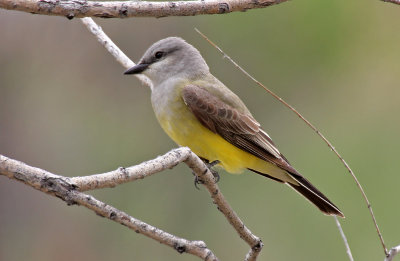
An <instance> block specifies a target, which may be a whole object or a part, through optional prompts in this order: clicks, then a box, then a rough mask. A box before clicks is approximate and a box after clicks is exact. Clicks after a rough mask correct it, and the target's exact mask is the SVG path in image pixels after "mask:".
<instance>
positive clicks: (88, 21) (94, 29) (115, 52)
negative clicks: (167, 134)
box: [0, 0, 152, 87]
mask: <svg viewBox="0 0 400 261" xmlns="http://www.w3.org/2000/svg"><path fill="white" fill-rule="evenodd" d="M0 1H1V0H0ZM81 21H82V23H83V24H84V25H85V26H86V28H87V29H88V30H89V32H91V33H92V34H93V35H94V36H96V39H97V40H98V41H99V43H101V45H103V46H104V48H106V49H107V51H108V52H109V53H110V54H111V55H112V56H113V57H114V58H115V59H116V60H117V62H119V63H120V64H121V65H122V66H123V67H124V68H125V69H129V68H131V67H133V66H134V65H135V63H134V62H133V61H132V60H131V59H129V58H128V56H126V55H125V54H124V53H123V52H122V51H121V49H119V48H118V46H117V45H116V44H115V43H114V42H113V41H112V40H111V39H110V38H109V37H108V36H107V35H106V34H105V33H104V31H103V29H101V27H100V26H99V25H98V24H96V23H95V22H94V21H93V19H92V18H90V17H85V18H82V19H81ZM135 76H136V77H137V78H138V79H139V80H140V81H141V82H142V83H143V84H144V85H147V86H149V87H150V86H151V85H152V83H151V80H150V79H149V78H148V77H146V76H145V75H143V74H135Z"/></svg>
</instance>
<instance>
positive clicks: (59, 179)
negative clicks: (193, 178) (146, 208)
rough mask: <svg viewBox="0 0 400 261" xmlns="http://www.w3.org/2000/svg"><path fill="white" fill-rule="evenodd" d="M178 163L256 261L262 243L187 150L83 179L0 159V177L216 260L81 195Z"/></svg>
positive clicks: (197, 246)
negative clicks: (185, 167) (205, 192)
mask: <svg viewBox="0 0 400 261" xmlns="http://www.w3.org/2000/svg"><path fill="white" fill-rule="evenodd" d="M181 162H185V163H186V164H187V165H188V166H189V167H190V168H191V169H192V170H193V172H194V173H195V174H196V175H197V176H198V179H199V181H201V182H202V184H203V185H204V186H205V187H206V188H207V190H208V192H209V193H210V195H211V197H212V199H213V202H214V204H216V205H217V207H218V210H220V211H221V212H222V213H223V214H224V216H225V217H226V219H227V220H228V221H229V223H230V224H231V225H232V226H233V227H234V229H235V230H236V232H237V233H238V234H239V235H240V237H241V238H242V239H243V240H244V241H245V242H246V243H247V244H249V246H250V248H251V249H250V251H249V253H248V254H247V255H246V259H245V260H246V261H252V260H256V259H257V257H258V254H259V253H260V251H261V249H262V247H263V243H262V242H261V240H260V239H259V238H258V237H257V236H255V235H253V234H252V232H251V231H250V230H249V229H248V228H247V227H246V226H245V225H244V223H243V221H242V220H240V218H239V217H238V215H237V214H236V213H235V211H234V210H233V209H232V208H231V207H230V205H229V204H228V202H227V201H226V200H225V198H224V196H223V195H222V193H221V192H220V190H219V188H218V185H217V184H216V183H215V180H214V176H213V174H212V173H211V172H210V170H209V169H208V168H207V167H206V165H205V164H204V163H203V161H202V160H201V159H200V158H199V157H197V156H196V154H194V153H193V152H192V151H191V150H190V149H189V148H179V149H175V150H172V151H170V152H168V153H166V154H165V155H163V156H160V157H157V158H156V159H153V160H150V161H147V162H144V163H142V164H139V165H137V166H132V167H129V168H119V169H117V170H114V171H110V172H107V173H103V174H97V175H92V176H85V177H75V178H68V177H63V176H59V175H55V174H52V173H50V172H47V171H45V170H42V169H39V168H34V167H31V166H28V165H26V164H25V163H22V162H20V161H16V160H13V159H10V158H7V157H5V156H2V155H0V175H4V176H7V177H8V178H10V179H15V180H18V181H20V182H23V183H25V184H26V185H28V186H31V187H33V188H35V189H37V190H40V191H42V192H45V193H47V194H50V195H52V196H55V197H58V198H60V199H62V200H63V201H65V202H66V203H67V204H68V205H75V204H77V205H81V206H84V207H87V208H89V209H91V210H93V211H94V212H95V213H96V214H98V215H100V216H103V217H106V218H108V219H110V220H113V221H115V222H117V223H120V224H122V225H125V226H127V227H129V228H131V229H132V230H134V231H135V232H137V233H141V234H143V235H145V236H147V237H150V238H152V239H154V240H156V241H158V242H160V243H162V244H165V245H167V246H170V247H172V248H174V249H175V250H177V251H178V252H179V253H183V252H186V253H189V254H192V255H195V256H198V257H200V258H202V259H203V260H207V261H210V260H218V259H217V257H216V256H215V255H214V254H213V253H212V252H211V250H209V249H208V248H207V246H206V244H205V243H204V242H202V241H190V240H187V239H183V238H179V237H176V236H174V235H172V234H169V233H167V232H165V231H162V230H160V229H158V228H156V227H153V226H151V225H148V224H146V223H144V222H143V221H140V220H138V219H135V218H133V217H131V216H129V215H128V214H126V213H124V212H122V211H120V210H118V209H116V208H114V207H112V206H110V205H107V204H105V203H103V202H101V201H99V200H97V199H95V198H94V197H92V196H90V195H87V194H84V193H82V191H85V190H91V189H98V188H105V187H114V186H116V185H118V184H122V183H125V182H129V181H134V180H137V179H142V178H144V177H147V176H150V175H152V174H155V173H158V172H161V171H162V170H165V169H169V168H173V167H174V166H176V165H178V164H179V163H181Z"/></svg>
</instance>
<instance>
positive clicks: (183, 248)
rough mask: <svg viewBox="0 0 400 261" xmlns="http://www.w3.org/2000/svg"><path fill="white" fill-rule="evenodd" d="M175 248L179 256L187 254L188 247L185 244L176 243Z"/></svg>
mask: <svg viewBox="0 0 400 261" xmlns="http://www.w3.org/2000/svg"><path fill="white" fill-rule="evenodd" d="M174 248H175V250H176V251H178V253H179V254H182V253H184V252H186V246H185V244H183V243H175V244H174Z"/></svg>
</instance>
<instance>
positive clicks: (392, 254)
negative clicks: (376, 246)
mask: <svg viewBox="0 0 400 261" xmlns="http://www.w3.org/2000/svg"><path fill="white" fill-rule="evenodd" d="M398 253H400V245H398V246H395V247H393V248H391V249H390V250H389V254H388V256H387V257H386V258H385V261H392V260H393V258H394V257H395V256H396V255H397V254H398Z"/></svg>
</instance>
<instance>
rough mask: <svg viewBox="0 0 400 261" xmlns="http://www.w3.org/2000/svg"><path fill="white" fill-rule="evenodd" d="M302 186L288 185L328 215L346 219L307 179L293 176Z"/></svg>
mask: <svg viewBox="0 0 400 261" xmlns="http://www.w3.org/2000/svg"><path fill="white" fill-rule="evenodd" d="M291 176H292V178H293V179H295V180H296V181H297V182H298V183H299V184H300V185H294V184H290V183H287V184H288V185H289V186H290V187H292V188H293V189H294V190H296V191H297V192H299V193H300V194H301V195H303V196H304V197H305V198H306V199H308V200H309V201H310V202H311V203H313V204H314V205H315V206H316V207H317V208H319V209H320V210H321V211H322V212H323V213H324V214H326V215H336V216H339V217H342V218H344V215H343V213H342V211H340V209H339V208H338V207H337V206H335V204H333V203H332V202H331V201H330V200H329V199H328V198H327V197H326V196H325V195H324V194H322V193H321V191H319V190H318V189H317V188H316V187H314V186H313V185H312V184H311V183H310V182H309V181H308V180H307V179H305V178H304V177H302V176H298V175H291Z"/></svg>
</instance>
